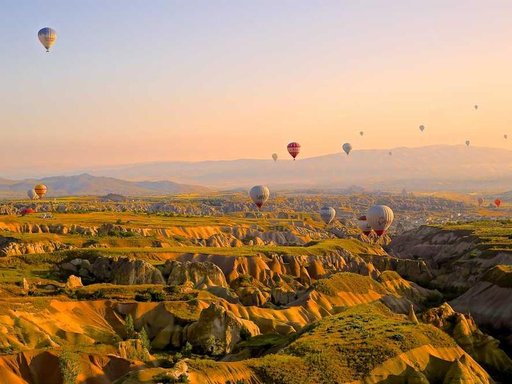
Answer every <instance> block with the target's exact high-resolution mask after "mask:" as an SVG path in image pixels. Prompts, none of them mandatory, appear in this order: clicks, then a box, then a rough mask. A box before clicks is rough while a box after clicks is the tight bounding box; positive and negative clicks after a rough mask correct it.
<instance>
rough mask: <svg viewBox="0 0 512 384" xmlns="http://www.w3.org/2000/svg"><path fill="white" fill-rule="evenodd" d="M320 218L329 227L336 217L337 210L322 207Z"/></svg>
mask: <svg viewBox="0 0 512 384" xmlns="http://www.w3.org/2000/svg"><path fill="white" fill-rule="evenodd" d="M320 217H321V218H322V220H323V221H324V223H325V224H327V225H328V224H330V223H331V222H332V221H333V220H334V218H335V217H336V210H335V209H334V208H333V207H322V208H321V209H320Z"/></svg>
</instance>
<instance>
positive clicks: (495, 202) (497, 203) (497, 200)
mask: <svg viewBox="0 0 512 384" xmlns="http://www.w3.org/2000/svg"><path fill="white" fill-rule="evenodd" d="M494 204H495V205H496V206H497V207H498V208H499V207H500V205H501V200H500V199H496V200H494Z"/></svg>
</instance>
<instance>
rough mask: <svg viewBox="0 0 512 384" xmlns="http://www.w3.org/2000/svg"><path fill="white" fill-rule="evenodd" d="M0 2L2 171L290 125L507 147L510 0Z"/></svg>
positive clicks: (221, 150) (143, 153)
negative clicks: (52, 38)
mask: <svg viewBox="0 0 512 384" xmlns="http://www.w3.org/2000/svg"><path fill="white" fill-rule="evenodd" d="M0 9H1V11H0V35H1V36H2V39H0V52H1V60H0V73H1V75H0V128H1V137H2V141H1V143H2V150H1V151H0V161H1V163H2V167H1V168H0V169H3V170H4V174H10V173H12V170H14V169H27V168H29V167H32V168H33V169H35V170H38V171H39V170H41V172H44V170H49V169H52V170H54V169H58V168H60V167H62V168H63V169H64V168H69V167H73V168H77V167H84V168H85V167H88V166H93V165H99V164H105V165H106V164H119V163H133V162H141V161H161V160H207V159H233V158H242V157H244V158H246V157H247V158H269V157H270V155H271V153H272V152H278V153H279V154H280V156H281V157H284V156H285V154H286V144H287V143H288V142H289V141H292V140H295V141H299V142H300V143H301V144H302V146H303V149H302V155H303V156H305V157H310V156H315V155H321V154H327V153H334V152H337V151H341V144H343V142H345V141H350V142H351V143H352V145H353V147H354V150H357V149H358V148H388V147H397V146H420V145H425V144H442V143H443V144H462V143H463V142H464V141H465V140H466V139H470V140H471V141H472V143H473V144H474V145H482V146H493V147H511V148H512V96H511V94H512V75H511V71H512V45H511V43H510V42H511V40H512V23H511V20H512V2H511V1H508V0H503V1H482V0H480V1H462V0H460V1H455V0H453V1H446V0H440V1H433V0H424V1H411V0H407V1H406V0H404V1H398V0H393V1H392V0H388V1H384V0H381V1H360V0H358V1H341V0H336V1H334V0H333V1H314V0H309V1H303V0H252V1H247V0H230V1H227V0H225V1H220V0H204V1H194V0H181V1H169V0H165V1H149V0H144V1H134V0H130V1H124V0H118V1H114V0H109V1H106V0H103V1H71V0H61V1H51V0H44V1H28V0H23V1H20V0H0ZM44 26H50V27H53V28H54V29H56V30H57V33H58V40H57V44H56V45H55V47H54V48H53V51H52V52H51V53H49V54H47V53H45V52H44V49H43V47H42V46H41V45H40V44H39V41H38V40H37V31H38V30H39V29H40V28H42V27H44ZM475 104H478V105H479V109H478V110H477V111H475V110H474V108H473V105H475ZM420 124H424V125H425V126H426V130H425V132H424V134H420V133H419V130H418V126H419V125H420ZM361 130H362V131H364V132H365V135H364V137H362V138H361V137H360V136H359V131H361ZM505 133H509V134H510V136H511V138H510V139H509V140H505V139H503V134H505ZM302 155H301V156H302ZM0 176H2V174H1V172H0Z"/></svg>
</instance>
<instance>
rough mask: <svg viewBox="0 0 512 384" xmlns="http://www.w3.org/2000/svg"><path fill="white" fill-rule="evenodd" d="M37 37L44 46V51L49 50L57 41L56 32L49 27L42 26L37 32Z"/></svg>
mask: <svg viewBox="0 0 512 384" xmlns="http://www.w3.org/2000/svg"><path fill="white" fill-rule="evenodd" d="M37 37H38V38H39V41H40V42H41V44H43V47H45V48H46V52H50V48H51V47H52V46H53V44H55V42H56V41H57V32H55V30H54V29H51V28H50V27H44V28H43V29H40V30H39V32H37Z"/></svg>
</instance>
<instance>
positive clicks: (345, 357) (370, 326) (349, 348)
mask: <svg viewBox="0 0 512 384" xmlns="http://www.w3.org/2000/svg"><path fill="white" fill-rule="evenodd" d="M428 344H430V345H432V346H434V347H453V346H455V345H456V344H455V342H454V341H453V340H452V339H451V338H450V337H448V336H447V335H446V334H444V333H443V332H442V331H439V330H438V329H437V328H434V327H432V326H429V325H423V324H420V325H415V324H413V323H411V322H409V321H408V320H406V319H405V318H404V317H403V316H400V315H396V314H394V313H392V312H391V311H390V310H389V309H387V308H386V307H384V306H383V305H382V304H372V305H359V306H356V307H353V308H350V309H347V310H346V311H344V312H342V313H340V314H338V315H335V316H328V317H326V318H324V319H322V320H320V321H319V322H318V323H315V324H313V325H312V326H310V327H306V328H305V329H304V330H303V331H302V332H301V334H300V335H299V337H298V338H297V339H296V340H295V341H293V342H291V343H290V344H289V345H288V346H287V347H286V348H284V349H282V350H281V351H280V352H279V353H278V354H273V355H268V356H265V357H264V358H261V359H256V360H252V361H251V365H252V366H253V367H254V368H255V369H256V370H257V372H258V373H259V374H260V375H261V376H262V378H263V379H264V380H268V382H275V383H283V384H284V383H320V382H321V383H346V382H351V381H354V380H359V379H362V378H363V377H364V376H365V375H366V374H368V373H369V372H370V371H371V370H372V369H373V368H374V367H376V366H377V365H379V364H381V363H383V362H384V361H386V360H387V359H390V358H392V357H394V356H397V355H399V354H400V353H402V352H406V351H409V350H411V349H413V348H417V347H420V346H422V345H428ZM290 366H292V367H293V369H290Z"/></svg>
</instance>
